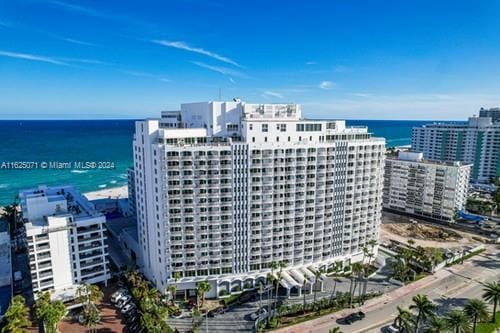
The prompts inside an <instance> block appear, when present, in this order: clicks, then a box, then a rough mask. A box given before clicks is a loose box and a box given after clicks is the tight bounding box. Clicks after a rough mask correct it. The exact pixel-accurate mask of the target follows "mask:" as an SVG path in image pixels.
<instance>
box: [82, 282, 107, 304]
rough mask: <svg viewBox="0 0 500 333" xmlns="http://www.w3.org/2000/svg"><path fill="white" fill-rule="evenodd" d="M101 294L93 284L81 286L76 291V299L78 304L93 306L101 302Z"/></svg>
mask: <svg viewBox="0 0 500 333" xmlns="http://www.w3.org/2000/svg"><path fill="white" fill-rule="evenodd" d="M103 296H104V295H103V293H102V291H101V289H100V288H99V287H98V286H96V285H94V284H82V285H80V286H79V287H78V288H77V289H76V298H77V299H78V301H79V302H80V303H84V304H94V305H95V303H99V302H100V301H102V298H103Z"/></svg>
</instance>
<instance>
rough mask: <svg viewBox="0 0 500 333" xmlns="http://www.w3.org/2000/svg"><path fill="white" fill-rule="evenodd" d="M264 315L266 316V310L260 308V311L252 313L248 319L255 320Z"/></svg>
mask: <svg viewBox="0 0 500 333" xmlns="http://www.w3.org/2000/svg"><path fill="white" fill-rule="evenodd" d="M265 314H267V310H266V309H265V308H262V309H259V310H257V311H255V312H254V313H252V314H251V315H250V319H252V320H257V318H260V317H262V316H264V315H265Z"/></svg>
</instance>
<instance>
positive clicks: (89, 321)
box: [82, 304, 101, 332]
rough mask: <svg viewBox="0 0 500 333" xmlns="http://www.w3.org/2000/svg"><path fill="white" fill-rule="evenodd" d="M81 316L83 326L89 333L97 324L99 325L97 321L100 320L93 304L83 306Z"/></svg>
mask: <svg viewBox="0 0 500 333" xmlns="http://www.w3.org/2000/svg"><path fill="white" fill-rule="evenodd" d="M82 315H83V319H84V324H85V326H86V327H87V328H89V329H90V331H91V332H94V331H95V328H96V326H97V324H99V321H100V320H101V317H100V316H99V310H98V309H97V307H96V306H95V305H93V304H90V305H85V306H84V308H83V312H82Z"/></svg>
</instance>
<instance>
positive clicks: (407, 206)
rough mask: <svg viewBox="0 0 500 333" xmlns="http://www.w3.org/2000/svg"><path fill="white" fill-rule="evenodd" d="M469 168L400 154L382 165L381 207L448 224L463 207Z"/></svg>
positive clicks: (421, 155) (468, 165)
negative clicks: (383, 166)
mask: <svg viewBox="0 0 500 333" xmlns="http://www.w3.org/2000/svg"><path fill="white" fill-rule="evenodd" d="M471 168H472V165H471V164H465V165H464V164H462V163H460V162H440V161H427V160H424V159H423V154H422V153H414V152H399V156H398V157H397V158H387V159H386V162H385V180H384V195H383V205H384V208H385V209H388V210H394V211H397V212H403V213H407V214H413V215H418V216H423V217H427V218H432V219H438V220H444V221H451V220H453V217H454V215H455V212H457V211H459V210H461V209H463V207H464V206H465V202H466V200H467V189H468V185H469V184H468V183H469V176H470V172H471Z"/></svg>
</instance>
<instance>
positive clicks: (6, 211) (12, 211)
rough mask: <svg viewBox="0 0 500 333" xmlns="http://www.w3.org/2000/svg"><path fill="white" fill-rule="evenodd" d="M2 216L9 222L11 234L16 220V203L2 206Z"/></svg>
mask: <svg viewBox="0 0 500 333" xmlns="http://www.w3.org/2000/svg"><path fill="white" fill-rule="evenodd" d="M2 218H4V219H5V220H6V221H7V223H8V224H9V232H10V235H11V236H12V235H13V234H14V231H15V230H16V227H17V225H16V220H17V206H16V204H14V203H13V204H10V205H7V206H5V207H3V213H2Z"/></svg>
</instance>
